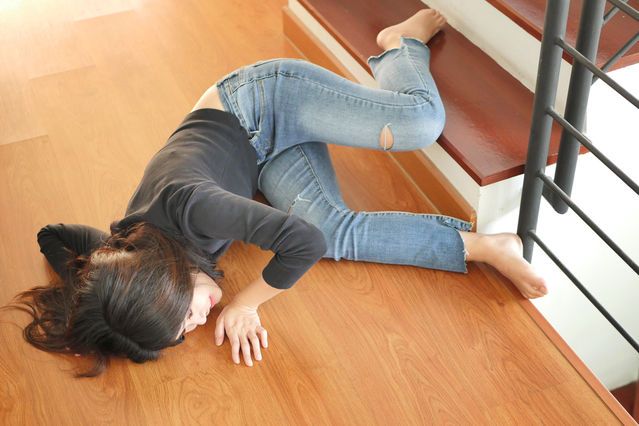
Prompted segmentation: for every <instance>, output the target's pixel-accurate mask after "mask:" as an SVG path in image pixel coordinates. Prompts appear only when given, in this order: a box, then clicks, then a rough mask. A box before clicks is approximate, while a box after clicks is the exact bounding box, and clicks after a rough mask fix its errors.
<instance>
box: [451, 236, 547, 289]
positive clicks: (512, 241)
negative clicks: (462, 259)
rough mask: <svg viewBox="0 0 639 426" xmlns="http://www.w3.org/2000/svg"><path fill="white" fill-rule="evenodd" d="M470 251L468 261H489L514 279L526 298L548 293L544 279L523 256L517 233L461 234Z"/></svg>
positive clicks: (507, 276)
mask: <svg viewBox="0 0 639 426" xmlns="http://www.w3.org/2000/svg"><path fill="white" fill-rule="evenodd" d="M462 238H463V239H464V243H465V244H466V248H467V250H468V252H469V256H468V259H467V260H478V261H481V262H486V263H488V264H489V265H491V266H493V267H495V269H497V270H498V271H499V272H501V273H502V274H503V275H504V276H505V277H506V278H508V279H509V280H510V281H512V283H513V284H515V286H516V287H517V288H518V289H519V291H520V292H521V294H522V295H523V296H524V297H525V298H527V299H535V298H537V297H541V296H544V295H546V294H548V288H547V287H546V283H545V281H544V279H543V278H542V277H541V275H539V274H538V273H537V272H536V271H535V270H534V269H533V267H532V266H531V265H530V263H528V262H527V261H526V259H524V257H523V254H522V253H523V244H522V242H521V238H519V235H517V234H511V233H503V234H494V235H486V234H483V235H482V234H474V233H466V232H464V233H462Z"/></svg>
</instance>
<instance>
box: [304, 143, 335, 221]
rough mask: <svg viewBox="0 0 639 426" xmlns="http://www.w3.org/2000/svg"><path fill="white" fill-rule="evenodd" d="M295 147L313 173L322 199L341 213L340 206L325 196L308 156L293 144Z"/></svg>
mask: <svg viewBox="0 0 639 426" xmlns="http://www.w3.org/2000/svg"><path fill="white" fill-rule="evenodd" d="M295 147H296V148H297V149H298V151H299V152H300V153H301V154H302V156H303V157H304V160H305V161H306V164H307V165H308V168H309V169H310V170H311V173H313V177H315V179H314V183H315V185H316V186H317V187H318V188H319V190H320V193H321V194H322V198H324V200H326V202H327V203H328V204H329V205H330V206H331V207H333V208H334V209H335V210H337V211H338V212H339V213H341V214H343V213H344V210H343V209H341V208H340V207H338V206H336V205H335V204H334V203H333V202H332V201H331V200H329V198H328V197H327V196H326V191H325V190H324V187H323V186H322V184H321V183H320V179H319V177H318V176H317V173H315V169H314V168H313V165H312V164H311V162H310V161H309V160H308V156H307V155H306V153H305V152H304V150H303V149H302V148H301V147H300V146H299V145H295Z"/></svg>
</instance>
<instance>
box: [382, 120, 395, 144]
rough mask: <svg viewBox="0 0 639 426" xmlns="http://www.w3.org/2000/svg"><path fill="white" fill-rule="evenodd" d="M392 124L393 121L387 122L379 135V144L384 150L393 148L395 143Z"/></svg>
mask: <svg viewBox="0 0 639 426" xmlns="http://www.w3.org/2000/svg"><path fill="white" fill-rule="evenodd" d="M390 124H391V123H388V124H386V125H385V126H384V128H383V129H382V132H381V133H380V135H379V145H380V146H381V147H382V148H383V149H384V151H388V150H389V149H391V148H392V147H393V143H394V139H393V133H392V132H391V129H390Z"/></svg>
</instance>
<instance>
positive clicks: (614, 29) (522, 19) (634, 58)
mask: <svg viewBox="0 0 639 426" xmlns="http://www.w3.org/2000/svg"><path fill="white" fill-rule="evenodd" d="M546 2H547V0H488V3H490V4H492V5H493V7H495V8H496V9H498V10H500V11H501V12H502V13H503V14H505V15H506V16H508V17H509V18H510V19H512V20H513V21H514V22H515V23H516V24H517V25H519V26H520V27H522V28H523V29H524V30H526V32H528V33H529V34H530V35H532V36H533V37H535V38H536V39H537V40H541V34H542V31H543V27H544V14H545V11H546ZM582 4H583V0H572V1H571V2H570V9H569V11H568V25H567V28H566V40H567V41H568V42H569V43H570V44H571V45H572V46H574V45H575V43H576V40H577V33H578V30H579V17H580V15H581V6H582ZM628 4H629V5H630V6H632V7H634V8H635V9H639V0H630V1H629V2H628ZM611 6H612V5H611V4H609V3H608V4H607V6H606V11H608V10H609V9H610V8H611ZM638 31H639V22H637V21H635V20H633V19H632V18H630V17H628V16H627V15H626V14H625V13H624V12H622V11H619V12H617V14H616V15H615V16H614V17H613V18H612V19H611V20H610V21H608V23H607V24H605V25H604V27H603V29H602V32H601V37H600V42H599V50H598V52H597V61H596V63H597V65H598V66H600V67H601V66H602V65H603V64H605V63H606V61H608V59H610V58H611V57H612V56H613V55H614V54H615V53H616V52H617V51H618V50H619V49H620V48H621V46H623V45H624V44H625V43H626V42H627V41H628V40H630V38H631V37H632V36H633V35H634V34H636V33H637V32H638ZM564 58H565V59H566V60H567V61H569V62H571V63H572V57H571V56H570V55H569V54H567V53H566V54H565V55H564ZM636 63H639V44H635V46H634V47H632V48H631V49H630V50H629V51H628V52H626V54H625V55H624V56H622V58H621V59H620V60H619V61H618V62H617V63H616V64H615V65H614V66H613V67H612V68H611V69H617V68H622V67H625V66H628V65H631V64H636Z"/></svg>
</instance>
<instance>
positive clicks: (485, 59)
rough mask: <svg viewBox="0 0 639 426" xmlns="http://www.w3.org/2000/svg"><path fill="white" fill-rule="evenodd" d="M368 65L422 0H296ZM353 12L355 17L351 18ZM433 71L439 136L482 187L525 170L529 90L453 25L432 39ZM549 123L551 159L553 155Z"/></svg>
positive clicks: (556, 134)
mask: <svg viewBox="0 0 639 426" xmlns="http://www.w3.org/2000/svg"><path fill="white" fill-rule="evenodd" d="M300 3H301V4H302V5H304V7H305V8H306V9H307V10H308V11H309V12H310V13H311V14H312V15H313V16H314V17H315V19H317V20H318V21H319V22H320V23H321V25H322V26H324V27H325V28H326V29H327V30H328V31H329V32H330V33H331V34H332V35H333V37H335V38H336V39H337V40H338V41H339V42H340V43H341V44H342V45H343V46H344V48H345V49H346V50H347V51H348V52H349V53H351V55H353V57H354V58H355V59H356V60H357V61H358V62H359V63H360V64H361V65H362V66H363V67H364V68H365V69H366V70H368V71H369V72H370V68H369V67H368V64H367V63H366V59H367V58H368V57H369V56H371V55H377V54H379V53H380V52H379V48H378V47H377V44H376V43H375V36H376V35H377V33H378V32H379V31H380V30H381V29H382V28H384V27H386V26H389V25H392V24H395V23H397V22H400V21H402V20H404V19H406V18H407V17H408V16H410V15H412V14H413V13H415V12H416V11H417V10H419V9H422V8H424V4H423V3H422V2H421V1H419V0H403V1H401V2H395V1H394V0H379V1H375V2H373V3H371V2H369V1H367V0H349V1H348V2H342V1H340V0H300ZM355 16H356V17H357V19H353V17H355ZM428 46H429V47H430V50H431V63H430V65H431V72H432V74H433V77H434V78H435V82H436V84H437V88H438V89H439V92H440V94H441V96H442V100H443V102H444V106H445V108H446V127H445V128H444V132H443V133H442V136H441V137H440V138H439V141H438V143H439V144H440V145H441V146H442V147H443V148H444V149H445V150H446V152H448V154H450V155H451V157H453V158H454V159H455V160H456V161H457V162H458V163H459V165H460V166H461V167H462V168H463V169H464V170H465V171H466V172H467V173H468V174H469V175H470V176H471V177H472V178H473V179H474V180H475V181H476V182H477V183H478V184H479V185H481V186H484V185H489V184H491V183H495V182H499V181H501V180H505V179H508V178H510V177H513V176H517V175H520V174H523V172H524V164H525V160H526V153H527V151H528V139H529V132H530V122H531V118H532V105H533V94H532V93H531V92H530V91H529V90H528V89H526V88H525V87H524V86H523V85H522V84H521V83H519V81H517V80H516V79H515V78H514V77H512V76H511V75H510V74H508V73H507V72H506V71H504V69H502V68H501V67H500V66H499V65H498V64H497V63H496V62H495V61H493V60H492V59H491V58H490V57H489V56H488V55H486V54H485V53H484V52H482V51H481V50H480V49H479V48H477V47H476V46H474V45H473V44H472V43H471V42H470V41H468V40H467V39H466V38H465V37H464V36H462V35H461V34H460V33H459V32H457V31H455V29H454V28H452V27H451V26H450V25H446V26H445V28H444V29H443V30H442V31H441V32H440V33H439V34H438V35H436V36H435V37H434V38H433V39H432V40H431V41H430V42H429V43H428ZM558 130H559V127H558V126H554V132H553V138H552V142H551V145H550V151H549V158H548V164H552V163H554V162H556V161H557V153H558V150H559V149H558V148H559V132H558Z"/></svg>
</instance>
